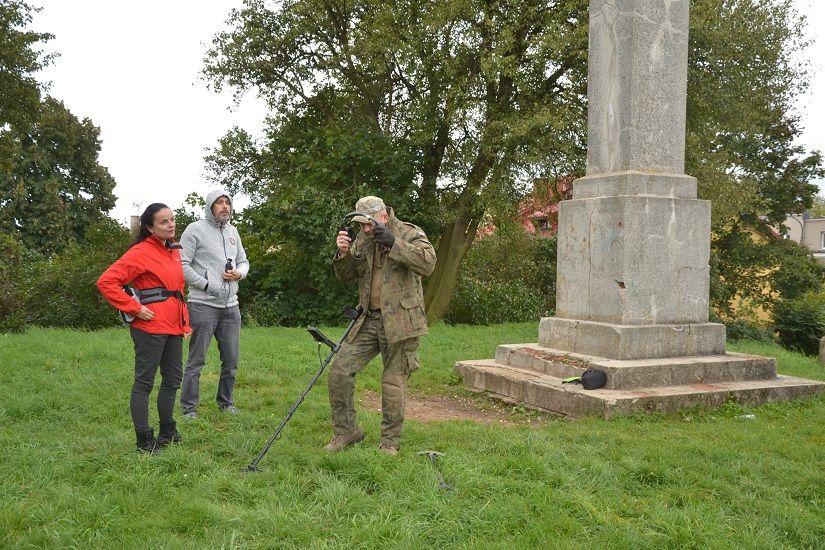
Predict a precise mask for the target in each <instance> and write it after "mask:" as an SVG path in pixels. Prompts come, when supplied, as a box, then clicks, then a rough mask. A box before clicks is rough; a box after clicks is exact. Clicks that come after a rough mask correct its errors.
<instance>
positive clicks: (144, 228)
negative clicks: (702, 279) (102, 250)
mask: <svg viewBox="0 0 825 550" xmlns="http://www.w3.org/2000/svg"><path fill="white" fill-rule="evenodd" d="M164 208H169V207H168V206H166V205H165V204H163V203H162V202H153V203H152V204H150V205H149V206H147V207H146V210H144V211H143V214H141V215H140V231H138V234H137V237H135V240H134V241H132V244H130V245H129V248H132V247H133V246H135V245H136V244H138V243H140V242H143V241H144V239H146V237H148V236H150V235H151V234H152V232H151V231H149V228H150V227H151V226H153V225H155V214H157V213H158V212H160V211H161V210H163V209H164Z"/></svg>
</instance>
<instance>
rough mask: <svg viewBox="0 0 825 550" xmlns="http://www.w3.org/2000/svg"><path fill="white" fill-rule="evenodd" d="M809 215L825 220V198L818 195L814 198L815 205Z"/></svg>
mask: <svg viewBox="0 0 825 550" xmlns="http://www.w3.org/2000/svg"><path fill="white" fill-rule="evenodd" d="M808 213H809V214H810V215H811V217H812V218H825V196H822V195H817V196H816V197H814V200H813V204H812V205H811V208H810V210H808Z"/></svg>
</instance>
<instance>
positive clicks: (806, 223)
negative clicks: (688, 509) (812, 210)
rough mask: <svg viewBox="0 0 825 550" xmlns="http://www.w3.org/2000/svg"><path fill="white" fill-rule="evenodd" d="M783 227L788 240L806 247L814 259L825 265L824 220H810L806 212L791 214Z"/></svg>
mask: <svg viewBox="0 0 825 550" xmlns="http://www.w3.org/2000/svg"><path fill="white" fill-rule="evenodd" d="M783 225H784V226H785V227H787V228H788V234H787V238H788V239H791V240H793V241H794V242H797V243H799V244H802V245H804V246H806V247H808V249H809V250H810V251H811V254H813V257H814V259H816V261H817V262H819V263H820V264H823V265H825V218H812V217H810V215H809V214H808V213H807V212H806V213H804V214H792V215H790V216H788V218H787V219H786V220H785V223H784V224H783Z"/></svg>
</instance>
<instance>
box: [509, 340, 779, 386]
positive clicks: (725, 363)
mask: <svg viewBox="0 0 825 550" xmlns="http://www.w3.org/2000/svg"><path fill="white" fill-rule="evenodd" d="M495 363H496V364H498V365H501V366H506V367H515V368H518V369H524V370H531V371H533V372H535V373H538V374H547V375H550V376H554V377H557V378H567V377H568V376H578V375H581V373H582V372H584V371H585V369H590V368H594V369H601V370H603V371H604V372H606V373H607V385H606V386H605V388H606V389H608V390H631V389H639V388H650V387H659V386H683V385H690V384H713V383H719V382H736V381H740V380H772V379H774V378H776V360H775V359H774V358H772V357H760V356H757V355H747V354H743V353H723V354H719V355H706V356H694V357H666V358H661V359H636V360H618V359H605V358H603V357H594V356H592V355H583V354H579V353H569V352H566V351H562V350H557V349H550V348H545V347H542V346H540V345H538V344H507V345H501V346H498V348H496V358H495Z"/></svg>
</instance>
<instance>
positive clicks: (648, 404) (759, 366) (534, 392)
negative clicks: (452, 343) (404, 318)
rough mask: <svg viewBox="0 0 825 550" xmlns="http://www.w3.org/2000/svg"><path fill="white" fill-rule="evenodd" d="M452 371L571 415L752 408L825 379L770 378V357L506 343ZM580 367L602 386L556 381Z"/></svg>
mask: <svg viewBox="0 0 825 550" xmlns="http://www.w3.org/2000/svg"><path fill="white" fill-rule="evenodd" d="M455 368H456V371H457V372H458V373H459V374H460V375H461V376H462V378H463V380H464V385H465V386H466V387H467V388H469V389H471V390H474V391H484V392H488V393H489V394H490V395H491V396H492V397H496V398H500V399H503V400H505V401H509V402H518V403H523V404H525V405H527V406H530V407H534V408H539V409H543V410H547V411H551V412H554V413H558V414H563V415H566V416H572V417H584V416H598V417H602V418H613V417H615V416H621V415H628V414H633V413H637V412H646V411H650V412H673V411H677V410H680V409H684V408H689V407H696V406H707V407H718V406H721V405H722V404H724V403H725V402H726V401H728V400H730V399H734V400H735V401H737V402H739V403H743V404H751V405H755V404H760V403H765V402H768V401H784V400H788V399H795V398H798V397H807V396H811V395H815V394H818V393H823V392H825V382H818V381H813V380H806V379H803V378H793V377H789V376H777V375H776V360H775V359H772V358H768V357H758V356H753V355H745V354H739V353H723V354H719V355H711V356H697V357H673V358H662V359H646V360H636V361H628V360H613V359H606V358H602V357H594V356H588V355H583V354H577V353H569V352H565V351H561V350H556V349H549V348H545V347H542V346H539V345H538V344H513V345H504V346H499V347H498V348H497V350H496V358H495V359H490V360H481V361H459V362H458V363H456V365H455ZM587 368H599V369H602V370H604V371H605V372H606V373H607V386H606V387H604V388H602V389H599V390H585V389H583V388H582V387H581V386H580V385H578V384H575V385H574V384H562V379H563V378H566V377H568V376H575V375H578V374H581V373H582V372H583V371H584V370H585V369H587Z"/></svg>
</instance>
